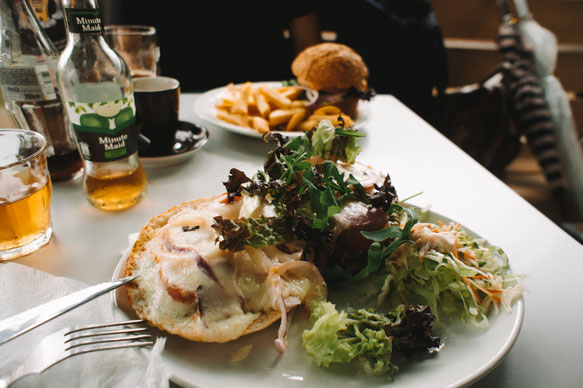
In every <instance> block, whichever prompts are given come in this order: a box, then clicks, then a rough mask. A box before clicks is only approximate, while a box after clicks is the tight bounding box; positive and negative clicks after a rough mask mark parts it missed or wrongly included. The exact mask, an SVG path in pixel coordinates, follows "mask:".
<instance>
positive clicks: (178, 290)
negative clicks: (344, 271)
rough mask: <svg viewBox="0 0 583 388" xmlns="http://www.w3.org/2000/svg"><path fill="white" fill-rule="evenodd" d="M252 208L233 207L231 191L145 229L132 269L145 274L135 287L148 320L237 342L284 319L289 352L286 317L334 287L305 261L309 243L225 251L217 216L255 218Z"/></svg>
mask: <svg viewBox="0 0 583 388" xmlns="http://www.w3.org/2000/svg"><path fill="white" fill-rule="evenodd" d="M244 203H245V201H237V202H232V203H228V202H227V195H226V194H225V195H222V196H217V197H213V198H206V199H199V200H196V201H192V202H187V203H184V204H181V205H179V206H176V207H174V208H172V209H170V210H169V211H167V212H166V213H163V214H161V215H159V216H157V217H155V218H153V219H152V220H151V221H150V222H149V223H148V224H147V225H146V226H145V227H144V228H143V229H142V231H141V233H140V235H139V237H138V240H137V241H136V243H135V245H134V247H133V249H132V252H131V255H130V257H129V259H128V261H127V265H126V270H125V271H126V275H127V276H129V275H140V277H139V278H138V279H137V280H136V281H134V282H133V283H132V284H131V286H130V288H129V290H128V297H129V300H130V302H131V304H132V306H133V308H134V309H135V311H136V313H137V314H138V315H139V316H140V317H142V318H144V319H147V320H148V321H149V322H150V323H151V324H153V325H154V326H156V327H158V328H160V329H162V330H165V331H167V332H169V333H173V334H177V335H179V336H181V337H184V338H186V339H189V340H194V341H200V342H226V341H231V340H234V339H236V338H239V337H240V336H242V335H244V334H248V333H253V332H255V331H258V330H261V329H263V328H265V327H267V326H269V325H271V324H272V323H273V322H275V321H277V320H278V319H280V318H281V319H282V322H281V330H280V332H279V335H278V337H279V338H278V341H277V342H276V344H277V346H278V347H281V348H282V349H283V348H285V330H286V329H287V324H286V312H287V311H288V310H290V309H292V308H293V307H295V306H298V305H300V304H302V303H303V304H309V303H310V302H311V300H312V299H323V298H325V297H326V285H325V283H324V280H323V279H322V276H321V275H320V273H319V271H318V269H317V268H316V267H315V266H314V265H313V264H311V263H309V262H307V261H302V260H301V259H302V257H303V245H304V244H303V243H302V242H301V241H297V242H290V243H286V244H283V245H280V246H279V247H277V246H265V247H262V248H253V247H246V248H245V249H243V250H241V251H238V252H230V251H227V250H222V249H220V248H219V244H218V243H217V240H218V238H219V234H218V232H217V230H216V229H215V228H213V224H214V223H215V220H214V218H215V217H223V218H229V219H238V218H241V217H243V216H248V214H245V212H246V211H249V208H248V207H244V206H243V204H244ZM252 210H253V211H255V212H257V211H259V212H261V213H263V212H265V211H266V209H257V208H255V209H252Z"/></svg>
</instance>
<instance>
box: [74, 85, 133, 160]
mask: <svg viewBox="0 0 583 388" xmlns="http://www.w3.org/2000/svg"><path fill="white" fill-rule="evenodd" d="M66 106H67V112H68V113H69V119H70V120H71V124H72V125H73V129H75V135H76V136H77V142H78V143H79V150H80V151H81V155H82V156H83V159H85V160H89V161H92V162H112V161H115V160H119V159H123V158H127V157H128V156H130V155H132V154H134V153H135V152H136V151H137V150H138V141H137V129H136V126H135V121H136V106H135V104H134V96H133V94H132V95H130V96H127V97H125V98H123V99H121V100H114V101H107V102H94V103H85V102H73V101H69V102H67V104H66Z"/></svg>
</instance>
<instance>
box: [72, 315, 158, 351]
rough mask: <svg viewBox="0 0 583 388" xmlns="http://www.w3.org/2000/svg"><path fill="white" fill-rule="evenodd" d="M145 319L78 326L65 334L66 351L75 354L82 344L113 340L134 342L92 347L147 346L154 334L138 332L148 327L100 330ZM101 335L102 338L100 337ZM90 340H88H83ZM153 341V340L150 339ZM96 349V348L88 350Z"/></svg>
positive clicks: (88, 344)
mask: <svg viewBox="0 0 583 388" xmlns="http://www.w3.org/2000/svg"><path fill="white" fill-rule="evenodd" d="M142 322H144V320H141V319H139V320H132V321H125V322H115V323H108V324H99V325H88V326H83V327H76V328H74V329H72V330H70V331H69V332H67V333H66V334H65V344H68V347H67V348H66V349H65V351H72V352H74V353H75V354H79V353H80V351H79V349H77V348H79V347H82V346H92V345H98V344H104V343H112V342H123V341H131V342H133V343H132V344H125V345H130V346H124V345H118V346H108V347H107V346H101V347H99V348H91V349H95V350H106V349H119V348H123V347H136V346H147V343H146V342H147V341H145V340H151V339H152V336H151V335H150V334H141V335H139V334H137V333H143V332H145V331H147V330H148V329H147V328H144V327H132V328H127V329H120V330H105V331H100V329H107V328H111V327H117V326H120V327H123V326H130V325H134V324H138V323H142ZM120 334H121V336H118V337H114V338H112V337H110V336H111V335H120ZM99 337H101V338H102V339H98V338H99ZM82 340H88V341H82ZM150 342H151V341H150ZM88 351H94V350H88Z"/></svg>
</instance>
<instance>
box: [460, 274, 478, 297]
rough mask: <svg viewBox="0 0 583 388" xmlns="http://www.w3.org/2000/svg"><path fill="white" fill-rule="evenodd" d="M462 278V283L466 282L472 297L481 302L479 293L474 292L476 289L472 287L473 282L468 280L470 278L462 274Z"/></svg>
mask: <svg viewBox="0 0 583 388" xmlns="http://www.w3.org/2000/svg"><path fill="white" fill-rule="evenodd" d="M462 279H463V281H464V283H466V284H467V285H468V288H469V289H470V291H471V292H472V294H474V297H475V298H476V300H477V301H478V303H482V298H480V295H478V293H477V292H476V290H474V288H473V287H472V284H473V283H472V282H470V280H469V279H468V278H466V277H465V276H462ZM474 285H475V284H474Z"/></svg>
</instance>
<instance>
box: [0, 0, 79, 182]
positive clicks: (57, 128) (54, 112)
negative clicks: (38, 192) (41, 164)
mask: <svg viewBox="0 0 583 388" xmlns="http://www.w3.org/2000/svg"><path fill="white" fill-rule="evenodd" d="M57 56H58V54H57V51H56V49H55V47H54V45H53V44H52V43H51V41H50V40H49V39H48V38H47V36H46V34H45V33H44V31H43V30H42V28H41V27H40V25H39V22H38V20H37V18H36V16H35V15H34V13H33V11H32V9H31V8H30V5H29V4H28V2H27V1H26V0H0V86H1V88H2V94H3V97H4V104H5V106H6V108H7V109H8V111H9V112H10V115H11V116H12V120H13V121H14V123H15V125H16V126H18V127H21V128H25V129H32V130H33V131H36V132H39V133H41V134H43V135H44V136H45V137H46V138H47V139H48V141H49V146H48V148H47V161H48V165H49V172H50V175H51V179H52V180H53V181H63V180H67V179H72V178H75V177H77V176H80V175H81V173H82V169H83V163H82V162H81V158H80V156H79V152H78V150H77V146H76V144H75V141H74V140H73V139H74V137H73V135H72V133H71V132H70V131H69V125H68V123H67V118H66V113H65V111H64V109H63V104H62V101H61V98H60V96H59V93H58V88H57V83H56V64H57Z"/></svg>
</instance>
